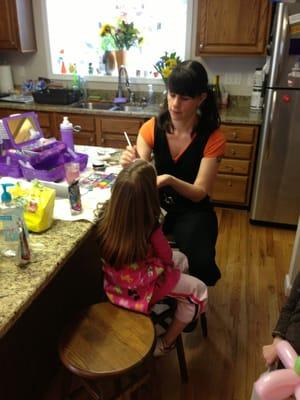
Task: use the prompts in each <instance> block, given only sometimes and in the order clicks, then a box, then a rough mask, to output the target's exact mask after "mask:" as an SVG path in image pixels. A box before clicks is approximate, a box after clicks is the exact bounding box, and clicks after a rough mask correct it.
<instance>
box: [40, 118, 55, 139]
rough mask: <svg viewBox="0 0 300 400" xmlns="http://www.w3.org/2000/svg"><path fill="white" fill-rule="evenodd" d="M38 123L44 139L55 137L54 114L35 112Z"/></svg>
mask: <svg viewBox="0 0 300 400" xmlns="http://www.w3.org/2000/svg"><path fill="white" fill-rule="evenodd" d="M35 113H36V114H37V117H38V121H39V124H40V127H41V130H42V132H43V136H44V137H45V138H49V137H53V136H55V120H54V114H53V113H48V112H44V111H35Z"/></svg>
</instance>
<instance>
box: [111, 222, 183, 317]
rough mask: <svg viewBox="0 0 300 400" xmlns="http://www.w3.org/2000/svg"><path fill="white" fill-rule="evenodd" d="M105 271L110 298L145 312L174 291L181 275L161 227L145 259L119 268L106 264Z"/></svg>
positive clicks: (154, 234)
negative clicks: (175, 266) (175, 265)
mask: <svg viewBox="0 0 300 400" xmlns="http://www.w3.org/2000/svg"><path fill="white" fill-rule="evenodd" d="M103 271H104V290H105V293H106V295H107V297H108V298H109V299H110V301H111V302H112V303H114V304H117V305H119V306H122V307H125V308H128V309H131V310H134V311H139V312H142V313H145V314H146V313H149V312H150V309H151V306H152V305H153V304H155V303H156V302H157V301H159V300H160V299H162V298H163V297H165V296H166V295H167V294H168V293H170V292H171V290H172V289H173V288H174V286H175V285H176V284H177V282H178V280H179V277H180V271H179V270H178V269H175V268H174V264H173V261H172V249H171V247H170V245H169V243H168V241H167V239H166V238H165V236H164V234H163V232H162V230H161V228H160V227H159V228H157V229H156V230H155V231H154V232H153V233H152V235H151V237H150V244H149V251H148V254H147V257H146V259H145V260H142V261H138V262H136V263H132V264H130V265H124V266H123V267H122V268H120V269H118V270H116V269H115V268H114V267H111V266H110V265H109V264H105V265H104V267H103Z"/></svg>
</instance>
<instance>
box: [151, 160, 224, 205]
mask: <svg viewBox="0 0 300 400" xmlns="http://www.w3.org/2000/svg"><path fill="white" fill-rule="evenodd" d="M218 168H219V159H218V158H207V157H204V158H202V160H201V163H200V167H199V171H198V174H197V177H196V179H195V181H194V183H188V182H185V181H183V180H181V179H178V178H175V177H174V176H172V175H168V174H164V175H159V176H158V177H157V185H158V187H163V186H171V187H172V188H173V189H174V190H176V192H178V193H179V194H181V195H182V196H184V197H186V198H188V199H190V200H192V201H194V202H198V201H200V200H202V199H203V198H204V197H205V196H206V195H211V193H212V189H213V184H214V182H215V179H216V176H217V172H218Z"/></svg>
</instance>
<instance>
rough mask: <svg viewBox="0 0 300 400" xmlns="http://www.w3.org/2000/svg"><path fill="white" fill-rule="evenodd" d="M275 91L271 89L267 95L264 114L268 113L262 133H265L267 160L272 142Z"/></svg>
mask: <svg viewBox="0 0 300 400" xmlns="http://www.w3.org/2000/svg"><path fill="white" fill-rule="evenodd" d="M276 98H277V92H276V91H272V92H271V93H270V97H269V102H268V103H269V104H267V107H266V113H265V115H269V118H266V120H265V124H264V135H265V152H264V153H265V159H266V160H268V159H269V157H270V149H271V144H272V135H273V129H272V125H273V119H274V109H275V104H276Z"/></svg>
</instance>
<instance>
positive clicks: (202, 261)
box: [163, 209, 221, 286]
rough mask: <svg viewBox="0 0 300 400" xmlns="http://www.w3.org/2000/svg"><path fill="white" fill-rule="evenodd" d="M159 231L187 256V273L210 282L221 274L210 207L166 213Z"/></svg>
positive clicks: (216, 229)
mask: <svg viewBox="0 0 300 400" xmlns="http://www.w3.org/2000/svg"><path fill="white" fill-rule="evenodd" d="M163 231H164V233H165V234H172V235H173V237H174V239H175V242H176V245H177V246H178V248H179V250H180V251H182V252H183V253H184V254H185V255H186V256H187V258H188V261H189V269H190V274H191V275H193V276H196V277H197V278H199V279H201V280H202V281H203V282H204V283H205V284H206V285H208V286H213V285H215V284H216V282H217V281H218V279H220V278H221V273H220V270H219V268H218V266H217V264H216V262H215V254H216V250H215V245H216V241H217V236H218V220H217V216H216V214H215V212H214V210H213V209H205V210H192V211H185V212H181V213H170V212H169V213H168V214H167V215H166V217H165V220H164V225H163Z"/></svg>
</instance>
